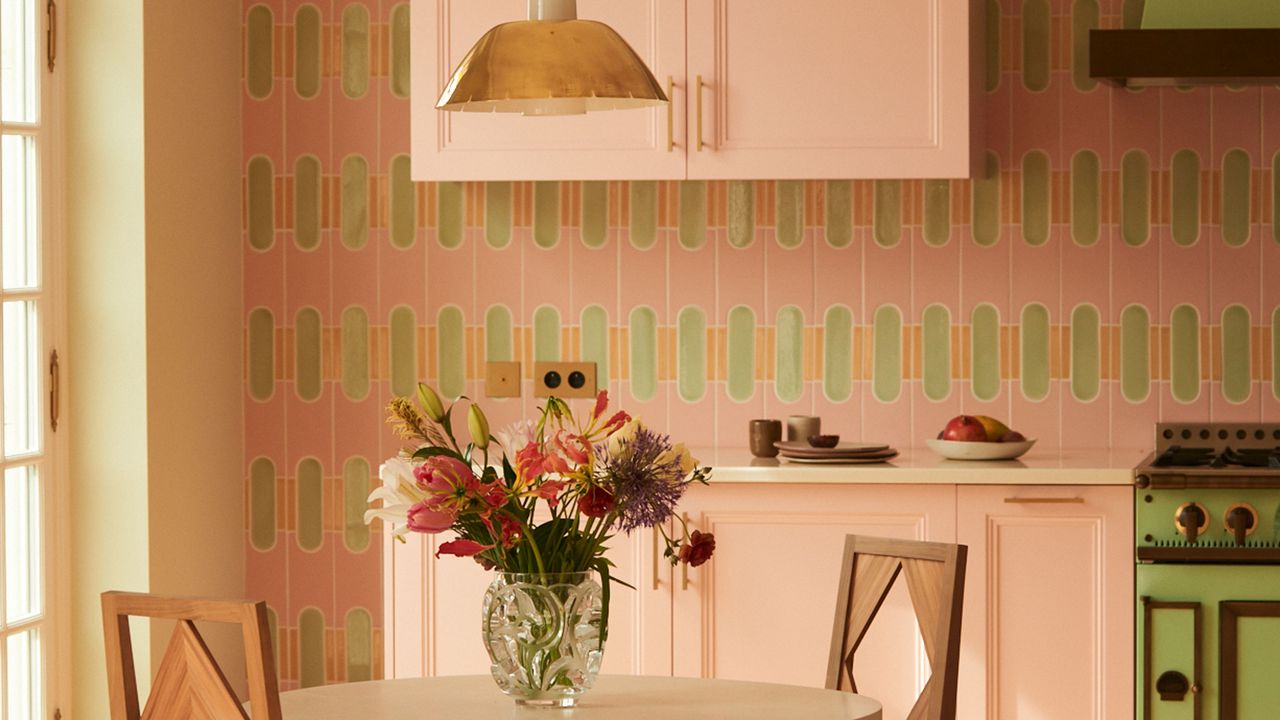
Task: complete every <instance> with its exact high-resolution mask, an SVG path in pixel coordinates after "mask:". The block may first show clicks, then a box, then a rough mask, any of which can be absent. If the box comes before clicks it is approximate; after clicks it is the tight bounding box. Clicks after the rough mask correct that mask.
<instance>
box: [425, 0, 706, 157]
mask: <svg viewBox="0 0 1280 720" xmlns="http://www.w3.org/2000/svg"><path fill="white" fill-rule="evenodd" d="M684 8H685V3H684V0H628V1H627V2H612V1H609V0H579V2H578V16H579V17H580V18H582V19H584V20H586V19H589V20H599V21H601V22H604V23H607V24H608V25H610V26H611V27H612V28H613V29H614V30H616V31H617V32H618V33H619V34H620V35H622V37H623V38H624V39H625V40H626V41H627V42H628V43H629V44H630V45H631V47H632V48H634V49H635V51H636V53H637V54H638V55H639V56H640V57H641V58H642V59H643V60H644V61H645V63H646V64H647V65H648V66H649V68H650V70H651V71H653V73H654V75H655V77H657V78H658V80H659V82H660V83H663V84H664V85H665V82H666V79H667V76H672V77H673V79H674V81H675V82H676V83H677V84H679V83H680V82H681V80H682V78H683V76H684V20H685V18H684ZM412 11H413V15H412V47H411V52H412V56H413V74H412V79H411V83H412V99H411V104H412V114H413V132H412V148H413V169H412V174H413V178H414V179H415V180H530V179H539V180H614V179H637V178H658V179H676V178H683V177H684V172H685V167H684V154H683V152H682V151H680V148H677V149H676V151H673V152H668V151H667V137H668V119H667V108H666V107H659V108H654V109H645V110H625V111H611V112H595V113H587V114H585V115H576V116H563V117H524V116H522V115H514V114H508V113H457V112H440V111H438V110H436V109H435V103H436V100H437V99H438V98H439V96H440V93H441V91H442V90H443V89H444V86H445V85H446V84H447V83H448V80H449V76H450V75H451V74H452V73H453V70H454V68H455V67H457V64H458V62H459V61H461V60H462V58H463V57H464V56H465V55H466V53H467V52H468V51H469V50H470V49H471V46H472V45H473V44H474V43H475V42H476V41H477V40H479V39H480V37H481V36H482V35H484V33H485V32H487V31H488V30H489V29H490V28H491V27H493V26H494V25H497V24H499V23H502V22H509V21H513V20H523V19H525V17H526V13H527V3H526V1H525V0H485V1H484V2H477V1H476V0H413V4H412ZM674 94H675V95H677V96H678V97H681V96H682V93H679V92H676V93H674ZM672 111H673V112H674V113H676V114H675V117H680V118H683V116H684V115H683V113H684V109H683V103H682V102H680V103H677V106H676V107H674V108H672ZM672 127H674V128H675V131H676V133H677V137H676V143H677V144H678V145H680V146H681V147H683V142H682V139H681V138H680V137H678V135H679V134H680V133H682V132H683V124H675V123H673V124H672Z"/></svg>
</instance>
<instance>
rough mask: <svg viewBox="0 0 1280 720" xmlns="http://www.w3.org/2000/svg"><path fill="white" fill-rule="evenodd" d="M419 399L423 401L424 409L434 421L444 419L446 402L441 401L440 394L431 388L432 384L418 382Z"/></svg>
mask: <svg viewBox="0 0 1280 720" xmlns="http://www.w3.org/2000/svg"><path fill="white" fill-rule="evenodd" d="M418 401H419V402H420V403H422V409H423V410H424V411H425V412H426V413H427V417H429V418H431V421H432V422H440V421H441V420H443V419H444V404H443V403H441V402H440V396H439V395H437V394H436V391H435V390H432V389H431V386H429V385H427V384H426V383H418Z"/></svg>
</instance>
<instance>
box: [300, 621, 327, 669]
mask: <svg viewBox="0 0 1280 720" xmlns="http://www.w3.org/2000/svg"><path fill="white" fill-rule="evenodd" d="M324 665H325V657H324V614H323V613H321V612H320V610H318V609H317V608H313V607H309V608H305V609H304V610H303V611H302V612H300V613H298V685H299V686H301V687H304V688H309V687H319V686H321V685H324V682H325V678H324Z"/></svg>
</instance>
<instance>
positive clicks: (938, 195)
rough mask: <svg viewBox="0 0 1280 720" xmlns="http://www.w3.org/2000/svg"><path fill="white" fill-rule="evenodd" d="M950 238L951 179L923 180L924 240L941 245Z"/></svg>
mask: <svg viewBox="0 0 1280 720" xmlns="http://www.w3.org/2000/svg"><path fill="white" fill-rule="evenodd" d="M950 239H951V181H950V180H925V181H924V241H925V242H926V243H928V244H929V245H932V246H934V247H942V246H943V245H946V244H947V241H949V240H950Z"/></svg>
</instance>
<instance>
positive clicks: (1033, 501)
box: [1004, 497, 1084, 505]
mask: <svg viewBox="0 0 1280 720" xmlns="http://www.w3.org/2000/svg"><path fill="white" fill-rule="evenodd" d="M1004 501H1005V502H1007V503H1012V504H1015V505H1068V504H1074V505H1082V504H1084V498H1082V497H1045V498H1036V497H1029V498H1024V497H1007V498H1005V499H1004Z"/></svg>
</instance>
